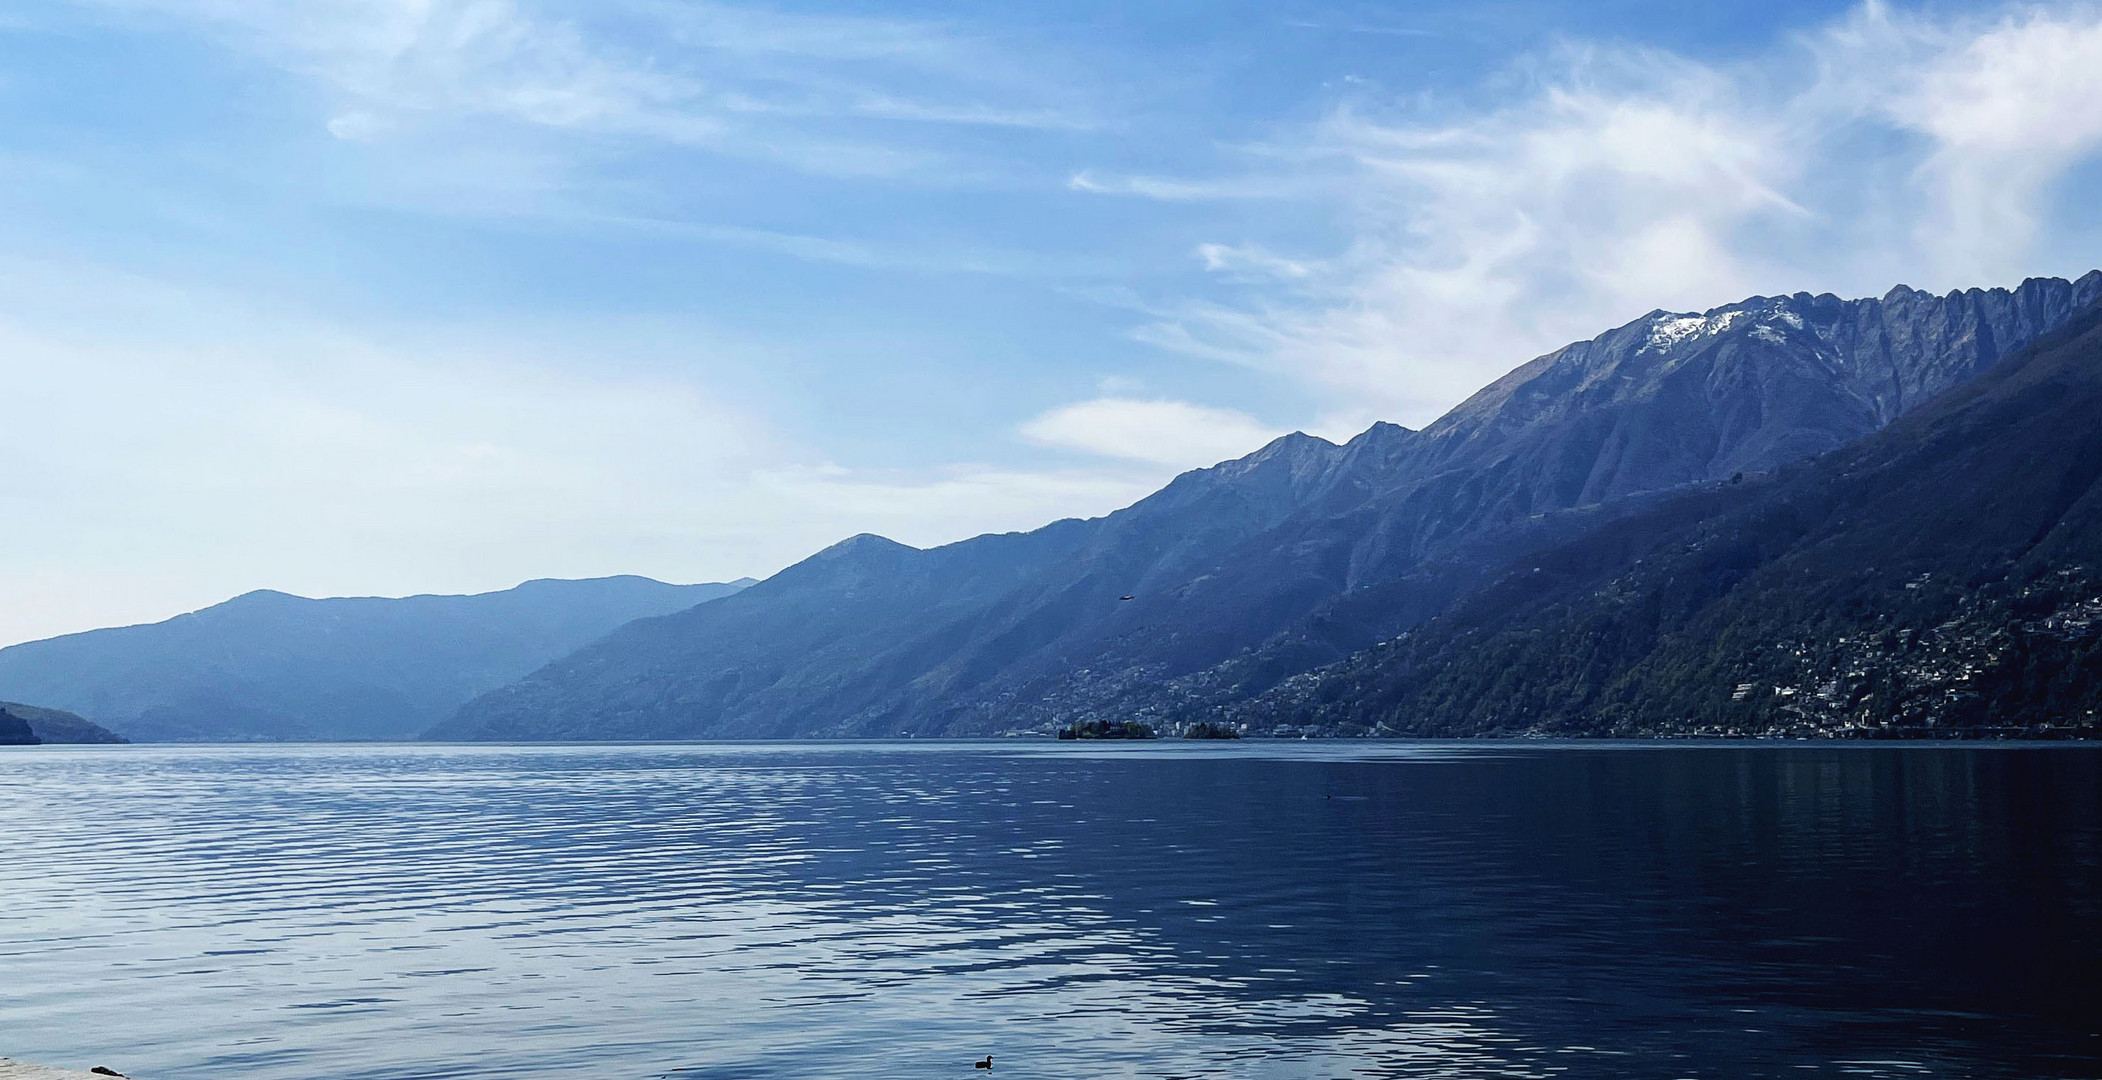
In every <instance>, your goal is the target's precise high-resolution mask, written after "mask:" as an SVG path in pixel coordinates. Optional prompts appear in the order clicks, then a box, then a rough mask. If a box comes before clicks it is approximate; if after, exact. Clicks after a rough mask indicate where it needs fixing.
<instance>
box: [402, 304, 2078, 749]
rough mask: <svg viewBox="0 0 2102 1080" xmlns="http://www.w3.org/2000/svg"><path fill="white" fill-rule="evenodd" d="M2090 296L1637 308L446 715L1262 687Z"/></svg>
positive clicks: (619, 725) (632, 717)
mask: <svg viewBox="0 0 2102 1080" xmlns="http://www.w3.org/2000/svg"><path fill="white" fill-rule="evenodd" d="M2097 296H2102V272H2098V273H2095V274H2090V275H2088V276H2087V277H2085V278H2082V279H2081V280H2080V281H2078V282H2066V281H2063V280H2058V279H2039V280H2032V281H2029V282H2025V283H2024V284H2023V285H2022V286H2021V287H2020V288H2019V289H2016V290H2012V291H2008V290H1998V289H1995V290H1971V291H1969V292H1959V293H1951V294H1949V295H1948V296H1942V297H1937V296H1931V295H1928V294H1925V293H1920V292H1916V291H1913V290H1910V289H1905V288H1899V289H1895V290H1893V291H1892V292H1891V293H1890V294H1888V295H1887V296H1885V297H1883V298H1881V299H1878V300H1852V301H1845V300H1840V299H1838V298H1836V297H1831V296H1810V295H1807V294H1797V295H1795V296H1789V297H1758V298H1753V299H1751V300H1747V301H1745V302H1743V303H1740V304H1733V305H1730V306H1728V307H1724V308H1718V309H1716V310H1714V311H1710V312H1706V313H1702V314H1671V313H1666V312H1656V313H1653V314H1651V315H1648V316H1645V317H1644V318H1641V319H1638V320H1636V321H1635V322H1632V323H1629V324H1628V325H1626V326H1623V327H1621V328H1619V329H1617V330H1613V331H1610V332H1608V333H1606V334H1604V335H1601V336H1600V337H1598V338H1596V339H1593V340H1591V341H1586V342H1579V343H1577V344H1574V345H1570V346H1568V347H1566V348H1564V349H1561V350H1558V351H1557V352H1555V353H1552V354H1549V355H1547V356H1544V357H1541V358H1539V359H1538V360H1535V361H1533V362H1532V363H1529V364H1527V365H1525V366H1524V367H1521V368H1519V369H1518V370H1517V371H1514V372H1512V373H1511V374H1510V375H1508V376H1506V377H1505V378H1503V379H1501V380H1499V381H1498V382H1496V383H1495V384H1494V385H1492V386H1490V387H1488V388H1487V389H1485V390H1483V391H1482V392H1481V393H1479V394H1477V395H1475V396H1474V397H1473V398H1472V399H1470V400H1468V401H1467V402H1466V403H1464V404H1462V405H1461V406H1459V407H1458V408H1456V409H1454V410H1453V411H1452V412H1451V413H1449V414H1447V415H1446V416H1445V417H1443V418H1441V419H1440V420H1439V421H1437V422H1436V423H1434V424H1432V425H1431V426H1429V427H1428V428H1426V429H1424V430H1422V431H1410V430H1407V429H1405V428H1400V427H1396V426H1394V425H1391V424H1381V425H1376V426H1375V427H1373V428H1372V429H1371V430H1369V431H1366V432H1365V433H1364V434H1362V435H1359V436H1358V437H1357V438H1355V439H1353V440H1351V441H1350V442H1349V443H1347V444H1345V445H1342V446H1336V445H1333V444H1330V443H1328V442H1325V441H1323V440H1320V439H1315V438H1310V437H1308V436H1305V435H1292V436H1287V437H1286V438H1283V439H1280V440H1278V441H1277V442H1275V443H1273V444H1271V445H1270V446H1268V447H1265V448H1263V449H1262V450H1261V451H1259V452H1257V453H1255V454H1253V455H1251V456H1249V457H1247V458H1243V459H1241V460H1239V461H1233V462H1228V463H1226V464H1223V465H1219V466H1216V467H1213V468H1210V469H1202V470H1198V471H1195V472H1192V473H1188V474H1185V475H1184V476H1182V477H1180V478H1178V479H1177V480H1175V482H1173V483H1172V484H1170V485H1168V486H1167V487H1166V488H1165V489H1163V490H1162V491H1160V492H1159V493H1157V494H1155V495H1153V496H1151V497H1149V498H1147V499H1145V500H1142V501H1141V502H1139V503H1137V504H1135V505H1134V506H1132V507H1129V508H1127V509H1125V510H1122V511H1119V512H1117V513H1115V514H1111V515H1109V516H1108V517H1106V518H1100V519H1096V520H1091V521H1065V522H1059V523H1056V524H1053V525H1051V526H1047V527H1046V528H1044V529H1040V530H1037V531H1035V532H1032V533H1026V534H1010V535H1005V536H987V537H979V538H977V539H974V540H969V541H964V542H962V543H958V544H951V545H948V546H946V547H941V548H936V549H932V550H927V551H921V550H916V549H913V548H908V547H905V546H903V545H899V544H895V543H892V542H890V541H887V540H883V539H881V538H877V537H857V538H855V539H853V540H850V541H847V542H844V543H842V544H840V545H836V546H835V547H833V548H830V549H827V550H826V551H824V552H821V553H819V554H818V555H816V556H813V557H812V558H811V559H809V560H806V561H805V562H803V563H801V564H798V565H797V566H794V567H791V568H790V569H788V570H785V571H783V572H782V573H781V574H779V575H776V576H775V577H774V578H772V579H770V580H768V581H766V582H763V583H761V584H759V585H757V586H755V587H753V588H752V589H750V590H748V591H746V592H744V593H741V594H739V595H737V596H735V597H731V598H728V599H725V600H723V601H721V602H720V603H716V604H711V605H708V606H706V607H704V608H698V609H695V610H691V611H687V612H682V613H680V614H677V615H672V616H668V617H664V618H657V619H649V620H643V621H640V622H638V623H635V624H633V625H631V626H628V627H624V628H622V629H621V630H620V631H618V632H616V633H614V634H612V635H610V636H609V637H607V638H606V639H605V640H603V641H600V642H598V643H596V644H594V645H592V646H590V647H588V648H586V649H583V650H581V651H579V652H578V653H577V654H575V655H573V656H569V657H566V658H563V659H562V660H559V661H557V662H555V663H553V664H550V665H548V666H547V667H545V668H543V669H541V670H539V671H537V672H534V673H533V674H532V675H531V676H529V677H527V678H525V679H523V680H520V681H519V682H517V683H514V684H512V685H509V686H506V687H503V688H502V689H500V690H496V691H494V692H492V693H489V694H486V695H484V696H482V697H480V698H478V699H476V700H475V701H473V702H471V703H469V704H468V705H467V706H465V707H463V708H462V709H461V710H460V712H459V713H458V715H456V716H455V717H454V718H453V719H452V720H450V721H448V722H446V723H445V724H442V725H440V726H439V727H438V728H437V729H435V730H434V732H433V735H434V737H448V738H601V737H623V738H644V737H706V736H732V737H737V736H783V735H809V734H889V733H894V732H898V731H912V732H922V733H968V732H985V731H998V730H1003V729H1011V728H1041V727H1044V726H1047V725H1050V724H1054V723H1062V722H1069V721H1072V720H1078V719H1094V718H1121V717H1125V716H1129V715H1132V714H1133V713H1134V711H1136V712H1138V713H1139V714H1141V715H1144V714H1145V713H1147V712H1148V711H1169V712H1181V711H1186V710H1187V709H1189V708H1190V707H1191V706H1192V703H1193V702H1195V703H1201V704H1206V705H1208V706H1217V705H1222V704H1224V703H1228V702H1231V701H1235V700H1240V699H1243V698H1246V697H1249V696H1251V695H1254V694H1257V693H1260V692H1262V691H1263V690H1266V689H1268V688H1269V687H1270V686H1272V685H1274V684H1275V683H1276V682H1277V681H1279V680H1280V679H1283V678H1285V677H1287V676H1290V675H1293V674H1296V673H1298V672H1302V671H1306V670H1308V669H1310V668H1313V667H1316V666H1318V665H1321V664H1325V663H1328V662H1331V661H1334V660H1337V659H1340V658H1341V657H1344V656H1346V655H1349V654H1350V653H1352V652H1354V651H1356V650H1358V649H1361V648H1364V647H1365V646H1367V645H1370V644H1372V643H1374V642H1377V641H1380V640H1383V639H1385V638H1388V637H1391V636H1392V635H1394V634H1395V633H1398V632H1399V631H1401V630H1403V629H1405V628H1407V627H1409V626H1412V625H1414V624H1416V623H1417V622H1420V621H1421V620H1423V619H1425V618H1428V617H1430V616H1432V615H1435V614H1437V613H1438V612H1440V611H1442V610H1444V609H1445V608H1446V607H1447V606H1448V605H1449V604H1450V603H1451V602H1452V601H1453V599H1454V598H1455V597H1458V596H1460V595H1462V594H1463V593H1465V592H1466V591H1467V590H1468V589H1470V588H1472V587H1474V586H1476V585H1478V584H1480V583H1481V582H1483V581H1484V580H1487V579H1488V578H1489V577H1491V576H1492V575H1493V574H1494V573H1495V572H1496V571H1497V570H1498V568H1500V567H1501V566H1503V565H1504V564H1505V563H1506V562H1507V561H1508V560H1509V559H1510V558H1511V557H1513V556H1515V555H1516V554H1517V553H1519V552H1521V551H1524V550H1528V549H1531V548H1533V547H1537V546H1540V545H1542V544H1545V543H1550V542H1552V541H1553V540H1554V539H1555V538H1557V537H1558V536H1563V535H1570V534H1574V533H1576V532H1580V531H1582V530H1585V529H1588V528H1592V527H1595V526H1596V525H1597V524H1598V523H1599V522H1600V521H1602V520H1609V519H1612V518H1615V517H1618V516H1620V515H1625V514H1629V513H1635V512H1639V511H1641V510H1643V509H1644V508H1645V507H1647V506H1649V505H1650V504H1651V503H1653V502H1655V501H1656V500H1657V499H1658V498H1660V497H1662V496H1661V494H1660V493H1665V492H1669V491H1671V490H1673V489H1676V488H1680V487H1683V486H1685V485H1690V484H1700V483H1703V482H1707V481H1713V480H1718V479H1726V478H1729V477H1731V476H1733V475H1736V474H1738V473H1757V472H1760V471H1762V470H1766V469H1771V468H1773V467H1775V466H1778V465H1781V464H1784V463H1787V462H1792V461H1796V460H1800V459H1802V458H1804V457H1807V456H1809V455H1813V454H1817V453H1821V452H1825V451H1830V450H1833V449H1836V448H1838V447H1841V446H1844V445H1847V444H1848V443H1850V442H1852V441H1854V440H1856V439H1859V438H1860V437H1861V436H1863V435H1865V434H1867V433H1869V432H1872V431H1875V430H1877V429H1878V428H1880V427H1882V426H1884V425H1886V424H1888V423H1890V422H1891V421H1892V420H1893V419H1895V418H1897V417H1898V416H1900V415H1902V414H1904V413H1905V412H1906V411H1907V410H1908V409H1910V408H1911V407H1913V406H1914V405H1917V404H1919V403H1920V402H1922V401H1925V400H1927V399H1928V398H1930V397H1932V396H1933V395H1934V394H1936V393H1938V392H1940V391H1943V390H1946V389H1948V388H1950V387H1952V386H1956V385H1960V384H1961V383H1963V382H1965V381H1966V380H1968V379H1971V378H1972V377H1974V376H1976V375H1977V374H1978V373H1980V372H1982V371H1984V370H1986V369H1987V368H1989V367H1991V366H1992V365H1993V364H1994V363H1995V362H1996V361H1998V360H1999V359H2000V358H2001V357H2002V356H2004V355H2006V354H2007V353H2008V352H2009V351H2011V350H2014V349H2018V348H2020V347H2021V346H2023V345H2024V344H2026V343H2028V342H2030V341H2032V340H2034V339H2036V338H2037V337H2039V336H2041V335H2043V334H2046V333H2048V332H2050V331H2052V330H2053V329H2055V328H2057V327H2058V326H2059V325H2060V324H2061V323H2063V322H2064V321H2065V320H2066V319H2067V318H2068V317H2070V316H2071V314H2072V313H2073V312H2075V311H2076V310H2078V309H2080V308H2082V307H2084V306H2085V305H2087V304H2088V303H2090V302H2092V301H2093V300H2094V299H2095V298H2097Z"/></svg>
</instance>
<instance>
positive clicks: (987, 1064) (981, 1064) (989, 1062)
mask: <svg viewBox="0 0 2102 1080" xmlns="http://www.w3.org/2000/svg"><path fill="white" fill-rule="evenodd" d="M992 1067H993V1056H992V1055H991V1054H987V1055H985V1060H984V1061H974V1062H971V1068H974V1069H990V1068H992Z"/></svg>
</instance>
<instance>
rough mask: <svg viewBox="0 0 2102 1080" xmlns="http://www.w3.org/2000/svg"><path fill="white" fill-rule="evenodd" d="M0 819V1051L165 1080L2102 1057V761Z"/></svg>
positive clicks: (44, 787)
mask: <svg viewBox="0 0 2102 1080" xmlns="http://www.w3.org/2000/svg"><path fill="white" fill-rule="evenodd" d="M0 821H4V822H5V823H6V830H7V831H6V840H5V843H6V847H5V849H4V852H5V853H4V861H0V888H4V893H0V896H4V900H5V904H4V907H0V1055H5V1056H11V1057H17V1058H23V1059H28V1060H43V1061H50V1062H53V1063H62V1064H69V1065H74V1066H76V1067H83V1068H84V1067H86V1066H88V1065H91V1064H107V1065H110V1066H112V1067H115V1068H117V1069H119V1070H121V1071H123V1072H127V1073H131V1074H133V1075H135V1076H140V1077H144V1078H146V1080H207V1078H212V1080H223V1078H232V1077H240V1078H242V1080H280V1078H281V1080H294V1078H297V1080H349V1078H367V1077H369V1078H410V1077H439V1076H444V1077H480V1076H488V1077H554V1076H562V1077H592V1078H599V1077H604V1078H624V1077H634V1078H649V1077H679V1078H683V1080H714V1078H721V1080H730V1078H739V1080H752V1078H767V1077H790V1076H794V1077H870V1078H893V1077H894V1078H906V1077H911V1078H923V1077H942V1076H966V1077H967V1076H971V1075H974V1071H973V1069H972V1068H971V1062H972V1060H973V1059H975V1058H978V1057H981V1056H983V1055H985V1054H987V1053H991V1054H993V1055H994V1058H995V1061H994V1075H996V1076H1006V1077H1014V1078H1029V1077H1046V1078H1049V1077H1057V1078H1096V1077H1257V1078H1268V1077H1279V1078H1285V1077H1291V1078H1299V1077H1309V1078H1315V1077H1318V1078H1330V1077H1337V1078H1340V1077H1381V1076H1397V1077H1416V1076H1423V1077H1432V1076H1436V1077H1469V1078H1474V1077H1601V1078H1605V1077H1612V1078H1641V1077H1658V1078H1676V1077H1778V1076H1804V1077H1815V1076H1851V1077H1876V1076H1889V1077H1922V1076H1926V1077H2060V1076H2063V1077H2093V1076H2096V1075H2102V1034H2098V1032H2102V1008H2098V1003H2102V747H2098V748H2091V747H2084V746H2000V745H1996V746H1981V745H1966V746H1906V747H1890V746H1850V745H1826V744H1816V745H1812V744H1787V745H1755V744H1720V745H1686V744H1664V745H1659V744H1627V743H1620V744H1587V745H1578V746H1567V745H1543V744H1536V743H1488V744H1481V743H1467V744H1436V743H1430V744H1426V743H1361V742H1324V743H1240V744H1224V745H1220V744H1206V745H1182V744H1167V743H1149V744H1131V745H1085V744H1083V745H1075V744H1070V743H1067V744H1049V743H1044V742H1033V741H1032V742H1021V741H1010V742H1000V743H940V744H935V743H926V744H914V743H896V744H799V745H676V746H662V745H653V746H526V747H519V746H473V747H457V746H269V747H153V746H139V747H117V748H93V749H89V748H66V747H38V748H25V749H21V750H14V751H8V752H5V753H0ZM976 1075H983V1074H982V1073H977V1074H976Z"/></svg>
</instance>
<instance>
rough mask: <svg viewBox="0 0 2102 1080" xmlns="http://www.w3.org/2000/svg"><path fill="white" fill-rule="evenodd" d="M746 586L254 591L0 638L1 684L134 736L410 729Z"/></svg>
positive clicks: (551, 584) (303, 735) (315, 734)
mask: <svg viewBox="0 0 2102 1080" xmlns="http://www.w3.org/2000/svg"><path fill="white" fill-rule="evenodd" d="M743 584H744V583H736V584H728V585H666V584H664V583H663V582H659V581H652V580H650V579H648V578H641V577H611V578H595V579H592V580H588V581H554V580H547V581H529V582H526V583H525V584H523V585H520V586H518V587H517V588H515V589H509V590H506V591H503V592H493V593H482V594H479V595H475V596H411V597H406V598H403V599H384V598H377V597H355V598H341V599H329V600H309V599H306V598H304V597H298V596H290V595H287V594H285V593H280V592H269V591H262V592H252V593H248V594H245V595H243V596H237V597H235V598H234V599H232V600H229V601H227V602H225V603H223V604H218V605H216V606H213V607H209V608H205V609H204V610H202V611H197V612H192V613H190V614H188V615H178V616H176V617H175V618H172V619H169V620H167V621H165V622H158V623H152V624H149V625H144V626H126V627H119V628H114V629H108V630H91V631H88V632H87V633H82V634H69V635H67V636H65V637H57V638H50V639H48V640H44V641H33V642H29V643H27V644H23V645H16V646H13V647H11V648H7V649H0V697H10V698H20V699H24V700H28V701H35V702H39V703H41V704H43V705H46V706H50V707H55V708H63V709H69V710H72V711H74V712H77V713H80V714H81V715H83V716H86V717H89V718H90V719H92V720H94V721H95V722H96V723H99V724H102V725H104V726H107V727H109V728H111V729H113V730H115V731H117V732H118V733H120V734H123V735H126V736H129V737H130V738H133V739H137V740H141V741H161V740H222V739H244V740H245V739H399V738H408V737H411V736H413V735H415V734H416V733H417V732H420V731H422V730H424V729H425V728H428V727H429V726H430V725H431V724H432V723H434V722H436V721H437V720H439V719H441V718H443V717H445V716H446V715H448V714H449V713H451V712H452V711H453V710H454V709H455V708H457V707H458V706H459V705H460V703H462V702H464V701H466V700H468V699H469V698H472V697H473V696H474V695H476V694H477V693H480V692H482V691H484V690H488V689H490V688H492V687H496V686H500V685H502V684H504V683H506V682H508V681H510V680H512V679H515V678H517V677H519V676H520V675H523V674H525V673H527V672H530V671H532V670H533V669H535V668H537V667H539V666H540V665H542V664H545V663H547V662H548V661H549V660H551V659H554V658H556V657H559V656H562V655H564V654H566V653H569V652H571V651H573V650H575V649H577V648H578V647H580V646H582V645H585V644H587V643H589V642H591V641H592V640H594V639H596V638H599V637H601V636H603V635H605V634H606V632H608V631H610V630H612V629H614V628H615V627H617V626H620V625H621V624H622V623H625V622H628V621H630V620H632V619H636V618H641V617H644V616H652V615H663V614H666V613H668V612H673V611H678V610H680V609H682V608H688V607H692V606H693V605H695V604H699V603H702V602H704V601H708V600H713V599H716V598H718V597H722V596H728V595H730V594H732V593H735V592H736V591H737V590H738V589H739V588H740V587H742V585H743Z"/></svg>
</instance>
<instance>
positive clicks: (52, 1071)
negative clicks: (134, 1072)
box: [0, 1057, 129, 1080]
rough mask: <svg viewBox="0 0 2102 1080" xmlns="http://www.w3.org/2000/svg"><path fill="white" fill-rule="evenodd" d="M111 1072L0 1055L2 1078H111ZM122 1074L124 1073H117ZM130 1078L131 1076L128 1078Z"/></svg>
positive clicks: (52, 1079) (40, 1079)
mask: <svg viewBox="0 0 2102 1080" xmlns="http://www.w3.org/2000/svg"><path fill="white" fill-rule="evenodd" d="M110 1075H111V1074H108V1073H94V1072H89V1071H87V1070H85V1069H61V1068H59V1067H58V1066H56V1065H39V1064H37V1063H35V1062H33V1061H16V1060H15V1059H13V1058H4V1057H0V1080H109V1077H110ZM117 1075H122V1074H117ZM126 1080H129V1078H126Z"/></svg>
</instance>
